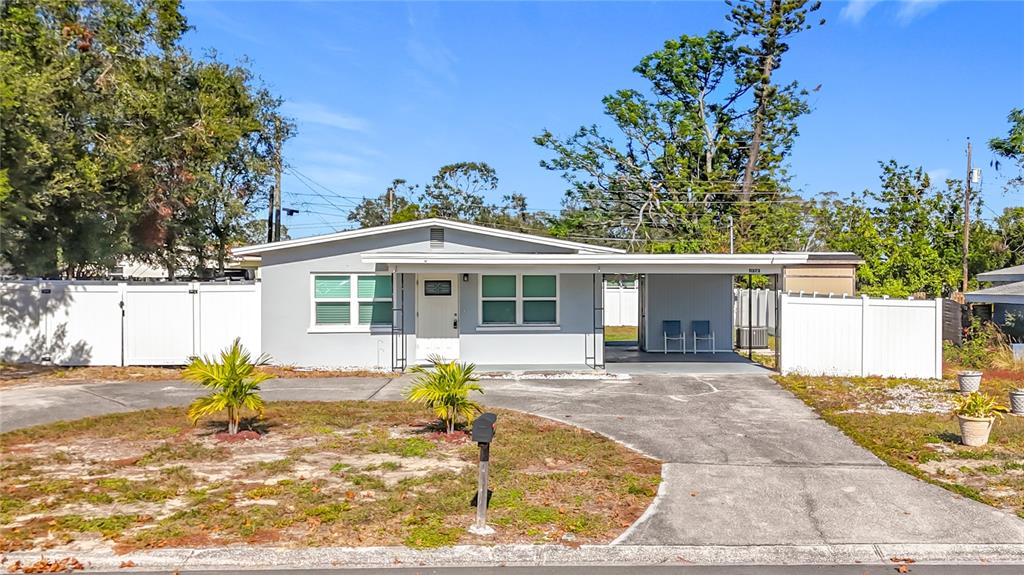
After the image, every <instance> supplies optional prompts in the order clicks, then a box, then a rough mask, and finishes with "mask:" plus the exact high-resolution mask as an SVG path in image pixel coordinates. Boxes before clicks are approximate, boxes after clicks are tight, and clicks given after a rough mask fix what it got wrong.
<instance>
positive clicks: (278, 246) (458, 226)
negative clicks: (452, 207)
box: [231, 218, 625, 256]
mask: <svg viewBox="0 0 1024 575" xmlns="http://www.w3.org/2000/svg"><path fill="white" fill-rule="evenodd" d="M430 227H441V228H448V229H452V230H460V231H464V232H469V233H474V234H482V235H488V236H494V237H498V238H504V239H510V240H519V241H523V242H530V243H534V244H538V245H544V246H554V247H559V248H567V249H571V250H577V251H579V252H585V253H610V254H614V253H624V252H625V250H622V249H619V248H610V247H606V246H596V245H593V244H584V243H580V242H571V241H568V240H560V239H558V238H550V237H545V236H538V235H533V234H524V233H520V232H510V231H507V230H499V229H495V228H488V227H486V226H480V225H476V224H467V223H465V222H456V221H452V220H445V219H442V218H428V219H425V220H415V221H412V222H402V223H400V224H390V225H385V226H376V227H372V228H362V229H358V230H348V231H344V232H337V233H333V234H325V235H321V236H310V237H307V238H299V239H295V240H285V241H281V242H273V243H267V244H256V245H251V246H243V247H240V248H235V249H233V250H231V253H232V254H234V255H236V256H249V255H259V254H264V253H267V252H274V251H278V250H287V249H290V248H297V247H302V246H311V245H316V244H323V243H328V242H337V241H342V240H348V239H353V238H362V237H367V236H374V235H378V234H386V233H391V232H400V231H403V230H415V229H419V228H430Z"/></svg>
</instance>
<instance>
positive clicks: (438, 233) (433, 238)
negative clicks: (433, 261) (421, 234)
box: [430, 228, 444, 249]
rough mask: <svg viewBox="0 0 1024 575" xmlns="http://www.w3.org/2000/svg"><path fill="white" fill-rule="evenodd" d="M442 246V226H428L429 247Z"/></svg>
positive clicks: (436, 247) (438, 247)
mask: <svg viewBox="0 0 1024 575" xmlns="http://www.w3.org/2000/svg"><path fill="white" fill-rule="evenodd" d="M443 247H444V228H430V248H431V249H441V248H443Z"/></svg>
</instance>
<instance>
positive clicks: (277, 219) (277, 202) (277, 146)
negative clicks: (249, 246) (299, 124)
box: [273, 116, 282, 242]
mask: <svg viewBox="0 0 1024 575" xmlns="http://www.w3.org/2000/svg"><path fill="white" fill-rule="evenodd" d="M281 136H282V134H281V118H280V117H277V116H275V117H274V163H275V169H274V239H273V241H275V242H279V241H281V169H282V166H281Z"/></svg>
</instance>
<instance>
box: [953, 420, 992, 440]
mask: <svg viewBox="0 0 1024 575" xmlns="http://www.w3.org/2000/svg"><path fill="white" fill-rule="evenodd" d="M956 417H957V419H958V420H960V442H961V443H963V444H964V445H967V446H970V447H981V446H982V445H985V444H986V443H988V435H989V433H992V425H993V424H995V421H996V418H994V417H967V416H964V415H958V416H956Z"/></svg>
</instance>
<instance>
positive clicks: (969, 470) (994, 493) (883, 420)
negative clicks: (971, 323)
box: [776, 375, 1024, 517]
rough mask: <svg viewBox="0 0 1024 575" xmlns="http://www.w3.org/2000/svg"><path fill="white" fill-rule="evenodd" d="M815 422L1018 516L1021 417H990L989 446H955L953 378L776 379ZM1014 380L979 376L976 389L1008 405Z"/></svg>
mask: <svg viewBox="0 0 1024 575" xmlns="http://www.w3.org/2000/svg"><path fill="white" fill-rule="evenodd" d="M776 380H777V381H779V383H780V384H782V386H783V387H785V388H786V389H788V390H790V391H792V392H793V393H795V394H796V395H797V396H798V397H800V398H801V399H803V400H804V401H805V402H806V403H807V404H808V405H810V406H811V407H813V408H814V409H816V410H817V411H818V412H819V413H820V414H821V415H822V417H823V418H824V419H825V420H826V421H828V422H829V423H831V424H832V425H835V426H836V427H838V428H839V429H841V430H842V431H843V432H844V433H846V434H847V435H848V436H849V437H850V438H851V439H853V440H854V441H856V442H857V443H859V444H860V445H861V446H863V447H865V448H867V449H869V450H871V451H872V452H873V453H874V454H875V455H877V456H878V457H879V458H881V459H882V460H884V461H885V462H886V463H888V464H890V465H892V466H893V467H896V468H897V469H900V470H902V471H905V472H907V473H910V474H912V475H915V476H917V477H920V478H922V479H925V480H927V481H930V482H932V483H935V484H936V485H940V486H942V487H945V488H947V489H949V490H951V491H954V492H956V493H959V494H961V495H964V496H967V497H971V498H974V499H977V500H978V501H982V502H984V503H988V504H989V505H992V506H994V507H998V508H1000V509H1003V510H1005V511H1008V512H1011V513H1016V514H1017V515H1019V516H1021V517H1024V417H1018V416H1012V415H1008V416H1006V417H1005V418H1003V419H1000V420H997V421H996V425H995V427H994V428H993V430H992V435H991V437H990V440H989V444H988V445H986V446H984V447H967V446H964V445H961V444H960V427H959V424H958V422H957V419H956V417H954V416H953V415H952V413H951V411H952V399H953V397H954V396H956V395H957V393H958V391H957V384H956V381H955V380H953V379H944V380H942V381H936V380H910V379H886V378H851V377H809V376H798V375H789V376H776ZM1020 385H1021V379H1016V377H1015V378H1014V379H1003V378H999V377H988V376H986V377H985V378H983V380H982V391H983V392H985V393H988V394H991V395H993V396H995V397H996V398H997V399H998V400H999V401H1000V402H1001V403H1007V401H1008V397H1007V393H1008V391H1009V390H1010V389H1011V388H1015V387H1018V386H1020Z"/></svg>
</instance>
